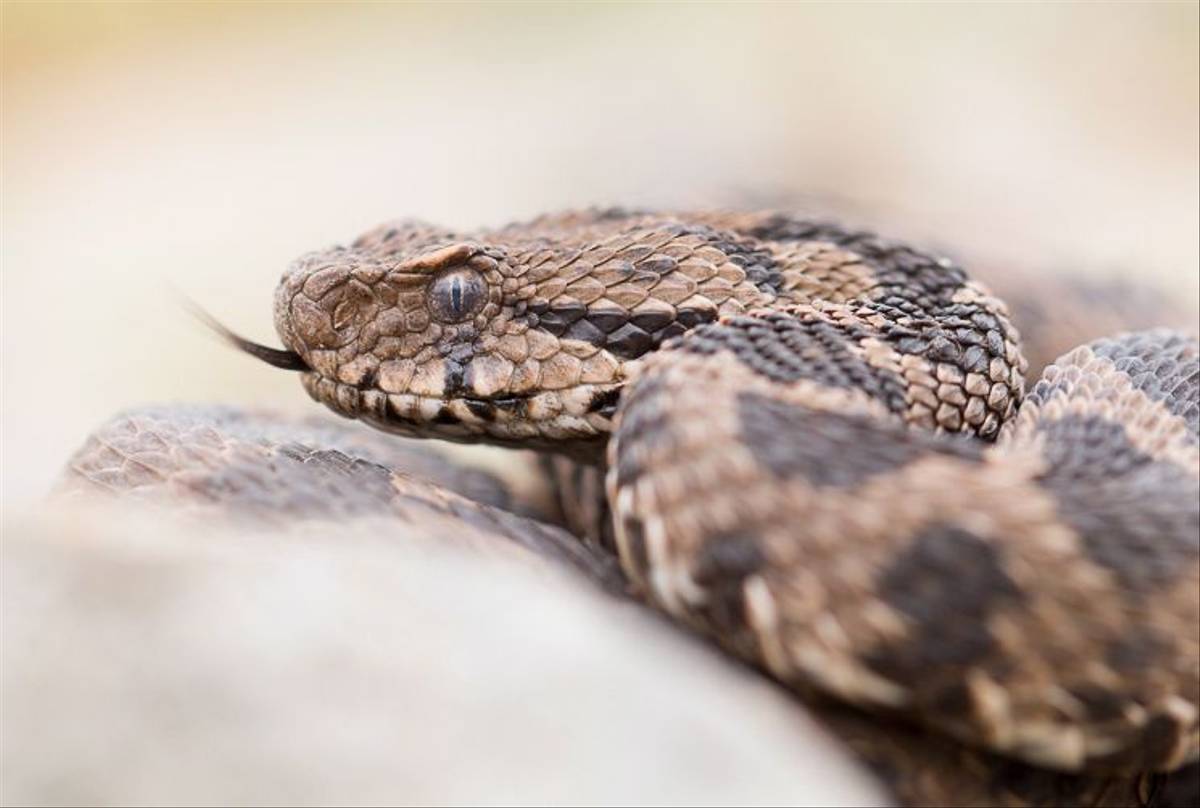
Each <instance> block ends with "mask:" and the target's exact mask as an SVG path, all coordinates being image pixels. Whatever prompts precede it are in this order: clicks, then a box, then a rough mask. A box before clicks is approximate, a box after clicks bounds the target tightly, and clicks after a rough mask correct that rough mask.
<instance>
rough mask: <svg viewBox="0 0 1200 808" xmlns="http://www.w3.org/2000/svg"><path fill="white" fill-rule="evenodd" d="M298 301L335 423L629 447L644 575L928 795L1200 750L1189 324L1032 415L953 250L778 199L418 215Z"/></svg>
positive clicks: (992, 800) (367, 245)
mask: <svg viewBox="0 0 1200 808" xmlns="http://www.w3.org/2000/svg"><path fill="white" fill-rule="evenodd" d="M275 317H276V325H277V330H278V331H279V334H280V336H281V338H282V340H283V342H284V345H285V347H286V349H287V351H286V352H278V353H279V356H278V357H276V359H277V361H275V362H274V363H276V364H279V365H280V366H285V367H293V368H300V369H301V372H302V379H303V382H304V386H305V388H306V390H308V392H309V393H310V394H311V395H312V396H313V397H314V398H316V399H317V400H318V401H321V402H323V403H325V404H326V405H327V406H329V407H330V408H331V409H333V410H334V411H335V412H338V413H340V414H342V415H345V416H349V417H353V418H360V419H362V420H364V421H367V422H368V423H371V424H372V425H375V426H378V427H381V428H383V429H386V430H389V431H393V432H397V433H401V434H405V435H412V436H418V437H439V438H447V439H451V440H459V441H483V442H491V443H498V444H502V445H510V446H513V445H515V446H526V447H535V448H539V449H550V450H555V451H557V452H560V453H562V454H564V455H567V456H570V457H572V458H575V459H577V460H584V461H588V462H591V463H594V464H597V465H606V466H607V469H608V472H607V498H608V503H609V505H610V506H611V509H612V512H613V522H612V527H613V536H612V541H613V542H614V543H615V546H616V548H617V550H618V554H619V556H620V561H621V565H622V567H623V568H624V570H625V573H626V575H627V576H628V577H629V579H630V581H631V582H632V583H633V585H634V586H635V588H636V590H637V592H638V593H639V594H640V596H641V597H643V598H645V599H646V600H648V601H649V602H651V603H653V604H655V605H656V606H658V607H660V608H662V609H663V610H664V611H666V612H667V613H669V614H671V615H672V616H674V617H676V618H678V619H680V620H681V621H683V622H685V623H687V624H689V625H691V626H694V627H696V628H698V629H699V630H701V631H703V632H704V633H706V634H708V635H709V636H712V637H713V638H715V639H716V640H717V641H718V642H719V643H721V644H722V645H724V646H725V647H727V648H728V649H730V650H732V651H733V652H735V653H736V654H738V655H740V656H742V657H744V658H746V659H748V660H750V661H752V662H754V663H755V664H757V665H759V666H761V667H762V668H764V669H765V670H766V671H768V672H769V673H770V674H771V675H772V676H774V677H775V678H777V679H778V680H780V681H781V682H783V683H785V684H787V685H789V686H791V687H793V688H795V689H796V690H797V691H798V692H799V693H800V694H802V695H803V696H804V697H805V698H807V699H816V698H819V697H833V698H835V699H837V700H840V701H841V702H843V703H846V704H850V705H855V706H856V707H858V708H861V709H863V710H867V711H869V712H871V713H874V714H877V715H882V716H886V720H885V721H884V725H885V726H891V725H892V724H895V728H894V729H890V730H880V729H879V727H878V726H876V725H874V724H873V723H868V724H867V726H866V728H865V729H864V722H863V719H862V718H861V717H858V718H848V719H831V723H832V725H833V726H834V727H835V728H837V729H838V731H839V732H840V733H841V734H842V735H843V736H844V737H845V738H846V739H847V741H848V742H849V743H850V744H851V746H852V747H853V748H855V749H856V750H858V751H859V752H860V753H861V754H863V756H864V757H865V758H866V759H867V760H868V761H870V762H872V763H873V764H874V765H875V766H877V768H879V769H880V770H881V773H883V774H884V776H885V779H887V780H888V781H889V782H891V783H892V784H893V787H894V789H895V790H896V793H897V794H898V795H899V796H900V797H901V798H902V799H903V800H905V801H906V802H910V803H913V804H921V803H931V802H938V803H943V804H1013V805H1017V804H1056V803H1067V804H1069V803H1094V804H1114V805H1116V804H1138V803H1139V802H1153V801H1154V800H1156V799H1158V797H1157V795H1158V793H1159V790H1160V789H1158V786H1157V785H1154V783H1156V782H1157V781H1155V780H1153V778H1151V779H1147V778H1148V777H1149V775H1148V774H1147V773H1149V772H1155V771H1168V770H1172V769H1175V768H1178V767H1180V766H1183V765H1186V764H1189V763H1191V762H1193V761H1195V759H1196V757H1197V754H1198V737H1197V733H1198V729H1197V727H1198V723H1197V704H1198V702H1200V694H1198V693H1197V689H1198V686H1200V685H1198V682H1200V661H1198V660H1200V649H1198V647H1197V645H1198V643H1197V640H1196V637H1197V633H1198V632H1200V615H1198V612H1200V604H1198V598H1197V587H1198V586H1200V549H1198V547H1197V542H1198V534H1200V505H1198V500H1200V487H1198V482H1197V481H1198V478H1200V450H1198V448H1197V426H1196V420H1197V412H1198V403H1197V398H1198V396H1197V388H1198V385H1200V370H1198V369H1197V357H1198V355H1200V352H1198V349H1197V344H1196V341H1195V339H1193V338H1189V337H1184V336H1181V335H1178V334H1175V333H1173V332H1167V331H1157V332H1146V333H1142V334H1136V335H1130V336H1126V337H1122V338H1118V339H1114V340H1108V341H1100V342H1097V343H1093V344H1091V345H1089V346H1086V347H1083V348H1080V349H1078V350H1077V351H1075V352H1073V353H1071V354H1069V355H1067V356H1066V357H1064V358H1063V359H1061V360H1060V361H1059V362H1058V363H1056V364H1055V365H1054V366H1052V367H1051V368H1049V369H1048V370H1047V372H1046V374H1045V375H1044V376H1043V378H1042V380H1041V381H1040V382H1038V384H1037V385H1036V386H1035V387H1034V388H1033V390H1032V391H1031V393H1030V395H1029V398H1028V400H1027V401H1026V402H1025V404H1024V405H1022V404H1021V400H1022V396H1023V391H1024V378H1023V376H1024V372H1025V369H1026V362H1025V359H1024V358H1023V356H1022V352H1021V350H1020V339H1019V336H1018V334H1017V331H1016V329H1015V328H1014V327H1013V325H1012V324H1011V322H1010V320H1009V316H1008V312H1007V310H1006V308H1005V306H1004V304H1003V303H1002V302H1000V301H999V300H998V299H997V298H995V297H993V296H992V295H990V294H989V293H988V292H987V291H986V290H985V289H984V288H983V287H981V286H979V285H977V284H975V283H973V282H972V281H970V280H969V279H968V278H967V277H966V275H965V274H964V273H963V272H962V270H961V269H959V268H958V267H956V266H954V265H953V264H952V263H951V262H949V261H947V260H945V259H940V258H936V257H933V256H929V255H926V254H924V253H922V252H920V251H918V250H915V249H912V248H910V247H908V246H905V245H902V244H897V243H893V242H888V241H885V240H882V239H879V238H877V237H875V236H873V235H871V234H868V233H862V232H857V231H851V230H846V229H844V228H841V227H838V226H835V225H831V224H827V223H822V222H814V221H809V220H804V219H799V218H795V217H791V216H788V215H783V214H777V213H770V212H767V213H700V214H680V215H675V214H644V213H631V212H625V211H587V212H571V213H566V214H559V215H554V216H547V217H542V218H540V219H537V220H535V221H533V222H528V223H523V224H517V225H510V226H508V227H505V228H501V229H499V230H495V231H483V232H478V233H469V234H458V233H452V232H449V231H444V230H441V229H438V228H436V227H432V226H429V225H424V224H420V223H412V222H398V223H395V224H391V225H385V226H381V227H379V228H376V229H375V230H372V231H371V232H369V233H367V234H366V235H364V236H362V237H361V238H359V239H358V240H356V241H355V242H354V243H353V244H352V245H350V246H349V247H338V248H335V249H332V250H327V251H324V252H320V253H313V254H310V255H308V256H306V257H304V258H302V259H300V260H299V261H297V262H296V263H295V264H294V265H293V266H292V267H291V268H290V269H289V270H288V271H287V273H285V275H284V277H283V279H282V281H281V283H280V286H279V289H278V292H277V295H276V309H275ZM584 510H585V511H586V510H588V509H586V508H585V509H584ZM597 513H602V512H601V511H597V510H596V509H591V511H590V513H585V514H584V515H583V516H581V517H580V520H581V521H588V522H591V523H593V524H595V523H596V522H597V521H598V519H599V517H598V516H597ZM834 713H836V710H834V711H833V712H832V713H831V714H834ZM845 715H852V716H858V715H859V714H858V713H853V712H850V713H845ZM905 722H909V723H910V725H911V727H912V728H910V729H904V728H903V726H904V724H905ZM922 728H924V729H922ZM930 730H933V731H934V732H933V733H932V734H927V733H929V731H930ZM881 732H882V734H880V733H881ZM889 739H890V740H889ZM950 739H953V740H950ZM958 742H961V743H962V744H966V746H963V745H961V744H960V743H958ZM978 749H986V750H990V751H973V750H978ZM948 750H956V751H954V752H950V751H948ZM996 755H1001V756H1003V757H997V756H996ZM1005 758H1015V759H1021V760H1024V761H1026V763H1016V762H1012V763H1004V762H1003V761H1004V759H1005ZM918 762H922V763H921V764H920V765H918ZM1027 764H1032V766H1030V765H1027ZM1034 767H1037V768H1034ZM1194 768H1195V767H1194V766H1193V767H1192V769H1194ZM1049 769H1055V770H1059V771H1062V772H1086V773H1085V774H1081V775H1068V774H1061V775H1059V774H1052V773H1051V772H1049V771H1048V770H1049ZM1192 769H1189V770H1188V771H1189V772H1191V771H1192ZM1185 776H1186V777H1190V776H1191V774H1187V775H1185ZM1056 778H1057V779H1056Z"/></svg>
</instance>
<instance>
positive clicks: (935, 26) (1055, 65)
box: [0, 2, 1200, 805]
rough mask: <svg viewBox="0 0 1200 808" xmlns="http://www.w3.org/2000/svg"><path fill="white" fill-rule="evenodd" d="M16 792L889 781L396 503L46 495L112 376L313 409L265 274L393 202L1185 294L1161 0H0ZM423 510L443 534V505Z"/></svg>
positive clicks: (8, 763)
mask: <svg viewBox="0 0 1200 808" xmlns="http://www.w3.org/2000/svg"><path fill="white" fill-rule="evenodd" d="M0 13H2V22H3V42H2V45H3V88H2V90H3V97H2V99H0V100H2V120H0V136H2V143H0V145H2V155H0V163H2V166H0V170H2V176H0V180H2V185H0V215H2V219H3V222H2V224H3V228H2V229H3V233H2V236H3V243H2V245H0V260H2V270H3V275H2V284H3V288H2V289H0V305H2V317H3V346H2V353H0V361H2V363H3V374H2V379H0V380H2V385H3V387H2V390H0V395H2V402H0V420H2V435H0V438H2V445H0V449H2V451H3V468H2V472H3V478H2V480H0V483H2V492H3V501H4V505H5V507H4V508H3V512H2V513H0V517H3V528H2V530H0V532H2V533H3V542H0V550H2V551H3V559H2V563H0V578H2V581H0V594H2V597H3V603H2V608H0V638H2V639H3V649H2V651H3V653H2V654H0V663H2V664H0V674H2V675H0V701H2V705H0V714H2V716H3V721H2V722H0V802H4V803H5V804H63V805H72V804H112V805H131V804H133V805H159V804H164V803H168V804H239V805H240V804H267V805H272V804H281V803H307V804H380V803H383V804H394V803H395V802H397V801H406V802H412V803H416V804H421V803H427V802H437V803H458V804H478V803H504V804H514V803H516V804H522V803H535V804H546V805H555V804H562V803H563V802H571V803H578V802H588V801H590V802H595V803H597V804H610V803H622V804H647V803H650V804H691V803H696V802H704V803H711V804H729V805H745V804H812V805H833V804H860V805H861V804H874V805H878V804H882V801H883V799H884V797H883V795H882V794H880V792H879V791H878V786H877V785H875V784H874V783H873V782H872V781H870V780H868V779H866V778H865V777H863V776H862V773H861V772H860V771H859V770H858V769H857V768H856V767H855V766H854V764H853V762H852V761H851V760H850V759H849V757H848V756H847V755H846V754H845V752H844V750H843V749H842V748H841V747H840V746H838V745H836V744H833V743H832V742H831V741H830V739H829V738H828V737H826V736H825V735H824V734H823V733H822V732H821V731H820V730H819V729H817V727H816V726H815V725H814V724H813V723H812V722H810V721H809V717H808V715H807V713H806V711H805V709H804V707H803V706H801V705H800V704H799V703H798V702H796V701H795V700H793V699H791V698H785V696H784V694H782V693H780V692H779V689H778V688H774V687H771V686H769V685H768V684H767V683H766V682H765V680H764V679H762V678H761V677H758V676H755V675H752V674H749V673H747V672H746V670H745V669H744V668H740V667H738V666H735V665H732V664H728V663H727V662H726V661H724V660H722V659H720V658H718V657H717V656H716V655H715V654H713V653H710V651H709V650H708V649H705V648H704V647H702V646H701V645H700V644H699V643H696V642H692V641H690V640H689V639H688V638H686V637H685V634H684V632H681V631H678V630H675V629H674V627H671V626H668V625H667V624H666V623H665V622H663V621H659V620H653V619H650V618H648V617H647V615H646V614H644V613H643V612H641V611H640V610H638V609H636V608H634V607H633V606H630V605H628V604H618V603H615V602H613V601H611V600H606V599H603V598H601V597H600V596H598V595H596V594H595V593H594V592H591V591H588V590H587V588H586V587H581V586H578V585H577V584H574V585H573V584H572V582H571V580H570V579H569V578H568V577H567V576H565V575H563V576H561V577H559V576H556V575H543V574H535V570H533V569H531V568H526V567H522V566H513V565H510V564H508V562H502V561H501V560H493V559H490V558H486V557H477V556H470V555H466V554H463V553H461V552H455V551H454V548H453V542H448V541H447V538H448V537H447V536H445V535H441V534H440V533H439V532H438V531H436V530H431V529H429V528H428V526H425V529H422V525H421V524H407V523H404V522H403V520H396V519H387V520H382V521H371V520H369V519H368V520H365V522H364V520H361V519H360V520H357V521H355V522H352V523H351V524H344V523H343V522H342V521H338V522H337V523H321V522H316V523H308V522H303V521H302V523H301V524H300V525H298V526H293V527H296V528H298V530H291V531H286V530H280V531H279V532H278V533H276V532H272V531H270V530H265V529H261V528H246V527H242V526H237V525H233V524H223V523H219V522H212V521H210V522H205V523H203V524H201V525H199V526H197V525H196V524H195V523H182V524H178V525H177V524H175V523H174V522H168V521H167V520H166V519H165V518H164V516H163V514H162V513H161V512H158V511H153V510H150V509H148V508H146V507H144V506H139V505H138V504H137V503H136V502H135V504H134V505H133V506H130V507H125V508H116V507H112V506H111V505H110V506H109V507H106V508H100V509H95V508H85V507H82V506H81V505H75V504H74V502H75V501H71V503H72V504H70V505H65V504H56V505H55V506H54V507H49V508H46V507H40V503H41V501H42V499H41V498H42V496H43V494H44V492H45V491H46V489H47V488H48V487H49V485H50V484H51V482H52V481H53V479H54V478H55V475H56V474H58V473H59V470H60V469H61V468H62V466H63V463H64V462H65V460H66V458H67V457H68V455H69V454H70V452H71V451H72V450H73V449H74V448H75V447H76V446H77V445H79V443H80V442H81V441H82V439H83V437H84V435H85V434H86V433H87V432H88V431H89V430H90V429H92V428H93V427H94V426H96V425H97V424H98V423H100V422H101V421H103V420H104V419H105V418H107V417H108V416H110V415H111V414H112V413H113V412H114V411H116V410H118V409H120V408H124V407H132V406H137V405H140V404H144V403H161V402H169V401H188V402H190V401H227V402H234V403H243V404H245V403H269V404H271V405H273V406H280V407H290V408H295V409H298V410H303V411H311V410H312V408H314V407H315V405H313V404H310V403H309V402H308V401H307V399H306V397H305V396H304V395H303V393H302V391H301V390H300V387H299V385H298V384H297V383H296V380H295V378H294V377H292V376H290V375H288V374H285V373H282V372H279V371H272V370H271V369H269V368H266V367H264V366H263V365H261V364H258V363H255V362H252V361H250V360H248V359H247V358H245V357H243V356H239V355H237V354H235V353H234V352H233V351H230V350H228V349H226V348H225V347H223V346H221V345H219V344H217V343H216V342H214V341H213V340H211V339H209V338H207V336H206V335H205V334H204V333H203V332H202V331H201V330H200V329H199V328H197V327H196V326H195V325H194V323H192V322H191V321H190V320H189V318H188V317H187V316H186V315H185V314H184V313H183V311H182V309H181V307H180V306H179V305H178V303H177V302H176V299H175V298H174V297H173V293H172V291H171V288H172V286H174V287H176V288H178V289H179V290H180V291H182V292H184V293H186V294H187V295H189V296H190V297H192V298H194V299H196V300H197V301H200V302H201V303H203V304H204V305H205V306H206V307H207V308H209V309H210V310H212V311H213V313H215V314H216V315H218V316H220V317H221V318H222V319H224V320H226V321H227V322H228V323H229V324H230V325H232V326H234V327H235V328H237V329H238V330H240V331H242V332H244V333H245V334H246V335H247V336H250V337H253V338H255V339H258V340H261V341H266V342H273V341H274V339H273V335H272V334H271V327H270V323H271V316H270V311H269V306H270V300H271V293H272V288H273V286H274V283H275V280H276V278H277V276H278V273H279V272H280V271H281V270H282V269H283V267H284V266H285V265H286V263H287V262H288V261H289V260H290V259H291V258H292V257H294V256H295V255H296V254H298V253H301V252H304V251H306V250H309V249H311V248H314V247H319V246H322V245H326V244H328V243H330V242H336V241H345V240H348V239H350V238H352V237H353V236H354V235H355V234H356V232H357V231H359V230H362V229H364V228H366V227H368V226H370V225H372V224H374V223H375V222H377V221H380V220H382V219H386V218H390V217H395V216H405V215H415V216H423V217H426V218H429V219H433V220H440V221H443V222H445V223H447V224H451V225H462V226H472V225H477V224H488V223H499V222H502V221H504V220H507V219H511V218H516V217H521V216H526V215H529V214H532V213H535V212H538V211H541V210H543V209H547V208H553V207H559V206H565V205H584V204H589V203H634V204H661V205H706V204H736V203H750V202H758V203H769V202H773V201H774V202H780V203H785V202H786V203H800V202H808V203H811V205H813V206H816V207H819V208H822V209H830V210H840V211H844V212H846V213H848V214H849V215H850V216H852V217H854V218H859V219H861V220H863V221H867V222H878V223H884V224H886V225H887V226H888V228H889V229H890V230H892V231H894V232H896V233H897V234H901V235H909V236H912V237H915V238H917V239H919V240H922V241H925V242H927V243H931V244H933V245H935V246H938V247H940V248H942V249H946V250H949V251H951V252H953V253H955V254H956V255H958V256H959V257H961V258H964V259H966V260H967V261H968V263H974V264H976V265H979V264H986V265H988V266H990V267H993V268H1000V269H1001V270H1003V268H1006V267H1010V266H1011V267H1013V268H1014V269H1016V270H1020V271H1030V270H1032V271H1056V270H1076V271H1085V272H1092V273H1097V274H1109V275H1119V274H1123V275H1131V274H1132V275H1135V276H1136V277H1138V278H1140V279H1143V280H1145V281H1147V282H1149V283H1154V284H1157V285H1160V286H1162V287H1164V288H1168V289H1170V290H1172V292H1173V293H1174V294H1176V295H1177V296H1178V297H1179V298H1181V299H1183V298H1186V299H1187V303H1188V304H1190V305H1192V306H1194V305H1195V301H1196V296H1197V288H1198V285H1200V281H1198V276H1200V275H1198V272H1197V264H1198V254H1197V251H1198V249H1200V248H1198V244H1197V242H1198V239H1197V218H1198V215H1200V211H1198V205H1200V202H1198V183H1200V179H1198V173H1200V168H1198V152H1200V148H1198V143H1197V138H1198V133H1197V118H1198V114H1200V103H1198V98H1197V96H1198V86H1197V82H1198V78H1197V77H1198V74H1200V65H1198V63H1197V58H1198V57H1197V54H1198V47H1197V38H1198V30H1200V29H1198V12H1197V6H1196V4H1194V3H1190V4H1137V5H1124V6H1123V5H1115V4H1103V5H1101V4H1082V3H1079V4H1059V5H1031V4H1019V5H1018V4H1011V5H1002V6H1001V5H997V6H986V5H979V4H971V5H945V4H939V5H932V4H931V5H923V6H903V5H895V4H892V5H878V6H867V5H853V6H851V5H815V4H808V5H798V4H797V5H783V4H771V5H765V4H764V5H754V6H751V5H736V6H734V5H716V4H703V5H701V4H689V5H655V6H649V5H636V6H635V5H616V4H612V5H592V6H571V7H566V6H562V7H559V6H551V5H544V4H543V5H536V6H534V5H528V6H520V7H502V6H491V5H489V6H466V5H448V4H447V5H440V6H415V5H399V4H382V3H377V4H359V5H350V4H339V5H332V4H330V5H319V4H304V5H291V6H289V5H282V4H268V3H260V4H237V3H208V4H201V3H188V4H163V3H157V4H137V5H133V4H130V5H119V6H118V5H98V4H82V3H80V4H71V5H51V4H17V3H11V2H4V3H2V4H0ZM447 545H450V546H447Z"/></svg>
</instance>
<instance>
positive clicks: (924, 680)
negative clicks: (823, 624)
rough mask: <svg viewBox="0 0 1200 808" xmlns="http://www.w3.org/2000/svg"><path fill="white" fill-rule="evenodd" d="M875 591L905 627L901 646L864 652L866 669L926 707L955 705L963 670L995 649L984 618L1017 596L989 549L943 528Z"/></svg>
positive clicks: (915, 546)
mask: <svg viewBox="0 0 1200 808" xmlns="http://www.w3.org/2000/svg"><path fill="white" fill-rule="evenodd" d="M877 590H878V592H879V593H880V596H881V597H882V599H883V600H884V602H886V603H887V604H888V605H890V606H891V607H893V608H894V609H897V610H899V611H900V612H901V613H902V614H904V615H905V616H906V617H907V618H908V619H909V620H910V621H911V628H910V633H909V636H908V637H906V638H905V639H903V640H902V641H899V642H897V643H894V644H891V645H888V646H886V647H884V648H879V649H877V650H876V651H874V652H873V653H872V654H870V655H869V657H868V664H869V665H870V666H871V667H872V668H874V669H875V670H877V671H878V672H879V673H881V674H883V675H884V676H887V677H889V678H892V679H895V680H897V681H900V682H905V683H907V684H909V685H911V686H915V687H917V690H918V693H917V698H918V700H919V701H921V702H922V703H923V704H926V705H930V704H937V703H939V702H945V701H946V700H947V698H950V699H951V700H952V701H953V700H961V698H960V697H961V695H962V694H961V693H957V692H956V691H958V690H961V682H962V672H963V670H964V669H965V668H969V667H971V666H974V665H977V664H979V663H981V662H983V661H984V660H985V659H986V658H987V657H988V656H989V654H991V652H992V650H993V647H994V641H993V640H992V637H991V635H990V634H989V633H988V632H987V631H986V630H985V629H984V626H985V625H986V623H987V619H988V617H989V615H991V614H992V612H993V611H995V610H997V609H1000V608H1003V607H1004V606H1005V604H1007V603H1009V602H1012V601H1014V600H1017V599H1018V598H1020V597H1021V593H1020V590H1019V589H1018V588H1017V585H1016V584H1015V583H1014V582H1013V580H1012V579H1011V578H1009V576H1008V573H1006V572H1005V571H1004V569H1003V567H1002V566H1001V564H1000V556H999V553H998V552H997V551H996V548H995V547H993V546H992V545H991V544H990V543H989V542H987V541H985V540H984V539H981V538H980V537H978V536H976V535H975V534H973V533H971V532H969V531H967V530H964V529H962V528H960V527H957V526H955V525H946V524H939V525H933V526H931V527H929V528H927V529H925V530H924V531H922V532H921V534H920V535H918V536H917V537H916V538H915V539H914V540H913V542H912V544H911V545H910V546H909V547H908V548H907V549H906V550H905V551H904V552H903V553H901V554H900V557H899V558H897V559H896V561H895V562H894V563H893V564H892V565H891V566H890V567H889V568H888V569H887V570H885V571H884V573H883V574H882V575H881V576H880V578H879V581H878V584H877Z"/></svg>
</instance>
